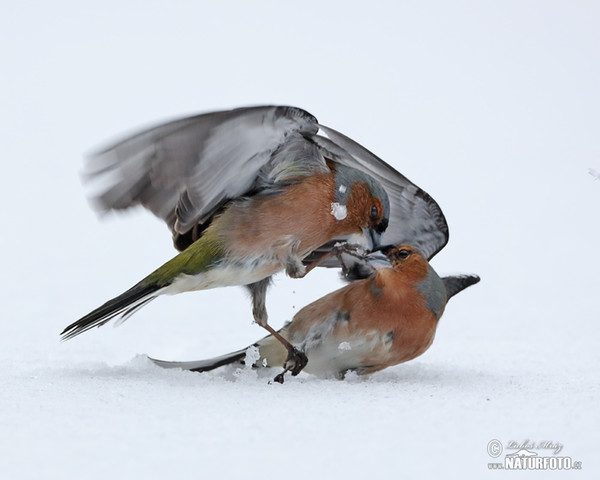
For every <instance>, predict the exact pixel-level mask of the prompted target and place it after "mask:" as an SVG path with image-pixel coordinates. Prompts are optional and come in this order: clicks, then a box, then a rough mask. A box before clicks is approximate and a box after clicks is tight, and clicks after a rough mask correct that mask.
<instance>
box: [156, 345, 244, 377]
mask: <svg viewBox="0 0 600 480" xmlns="http://www.w3.org/2000/svg"><path fill="white" fill-rule="evenodd" d="M247 350H248V349H247V348H244V349H242V350H238V351H236V352H231V353H228V354H226V355H221V356H219V357H214V358H208V359H206V360H191V361H188V362H167V361H165V360H158V359H156V358H152V357H148V358H149V359H150V360H152V361H153V362H154V363H155V364H156V365H158V366H159V367H162V368H180V369H182V370H191V371H192V372H208V371H210V370H214V369H215V368H218V367H222V366H223V365H229V364H231V363H237V362H240V363H242V360H244V357H245V356H246V352H247Z"/></svg>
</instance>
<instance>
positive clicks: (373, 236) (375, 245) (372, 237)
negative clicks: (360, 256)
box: [362, 228, 381, 252]
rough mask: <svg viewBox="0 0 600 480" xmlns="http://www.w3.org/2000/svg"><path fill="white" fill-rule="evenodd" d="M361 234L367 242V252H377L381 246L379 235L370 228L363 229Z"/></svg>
mask: <svg viewBox="0 0 600 480" xmlns="http://www.w3.org/2000/svg"><path fill="white" fill-rule="evenodd" d="M362 231H363V234H364V236H365V238H366V239H367V242H368V247H369V251H371V252H372V251H373V250H378V249H379V246H380V244H381V233H378V232H376V231H375V230H374V229H372V228H363V229H362Z"/></svg>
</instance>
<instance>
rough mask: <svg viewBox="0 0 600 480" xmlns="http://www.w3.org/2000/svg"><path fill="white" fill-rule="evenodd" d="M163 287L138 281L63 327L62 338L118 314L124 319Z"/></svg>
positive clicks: (74, 334) (80, 331)
mask: <svg viewBox="0 0 600 480" xmlns="http://www.w3.org/2000/svg"><path fill="white" fill-rule="evenodd" d="M163 288H164V287H161V286H159V285H156V284H154V285H152V284H150V285H148V284H142V283H138V284H137V285H135V286H134V287H132V288H130V289H129V290H127V291H126V292H124V293H122V294H121V295H119V296H118V297H115V298H113V299H112V300H109V301H108V302H106V303H105V304H104V305H102V306H100V307H98V308H97V309H96V310H94V311H92V312H90V313H88V314H87V315H85V316H84V317H81V318H80V319H79V320H77V321H76V322H74V323H72V324H71V325H69V326H68V327H67V328H65V329H64V330H63V331H62V333H61V334H60V335H61V337H62V339H63V340H68V339H70V338H73V337H75V336H77V335H79V334H80V333H83V332H85V331H87V330H89V329H91V328H94V327H100V326H101V325H104V324H105V323H106V322H108V321H109V320H112V319H113V318H115V317H117V316H119V315H121V319H120V321H125V320H126V319H127V318H129V317H130V316H131V315H132V314H133V313H135V312H136V311H137V310H138V309H140V308H142V307H143V306H144V305H146V304H147V303H148V302H150V301H152V300H154V299H155V298H156V297H157V296H158V295H160V290H162V289H163Z"/></svg>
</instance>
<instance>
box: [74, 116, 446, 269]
mask: <svg viewBox="0 0 600 480" xmlns="http://www.w3.org/2000/svg"><path fill="white" fill-rule="evenodd" d="M325 158H329V159H332V160H334V161H336V162H339V163H341V164H344V165H347V166H350V167H354V168H357V169H359V170H362V171H364V172H366V173H369V174H370V175H371V176H373V177H374V178H375V179H377V180H378V181H379V182H380V183H381V184H382V185H383V187H384V188H385V190H386V191H387V193H388V195H389V198H390V219H389V220H390V222H389V227H388V229H387V231H386V232H385V234H384V237H383V242H385V243H387V244H396V245H397V244H400V243H407V244H412V245H414V246H416V247H418V248H419V249H420V250H421V251H422V252H423V254H424V255H425V256H426V257H427V258H431V257H432V256H433V255H435V253H437V252H438V251H439V250H440V249H441V248H442V247H443V246H444V245H445V244H446V242H447V241H448V226H447V225H446V221H445V219H444V216H443V214H442V212H441V210H440V208H439V206H438V205H437V203H435V201H434V200H433V199H432V198H431V197H430V196H429V195H428V194H427V193H426V192H424V191H423V190H421V189H420V188H419V187H417V186H416V185H414V184H413V183H412V182H410V181H409V180H408V179H407V178H406V177H404V176H403V175H401V174H400V173H399V172H398V171H396V170H395V169H394V168H392V167H391V166H390V165H388V164H387V163H385V162H384V161H383V160H381V159H380V158H378V157H377V156H375V155H374V154H372V153H371V152H369V151H368V150H366V149H365V148H364V147H362V146H361V145H359V144H358V143H356V142H354V141H353V140H351V139H349V138H348V137H346V136H344V135H342V134H341V133H339V132H336V131H335V130H333V129H331V128H329V127H325V126H322V125H319V124H318V123H317V120H316V119H315V117H313V116H312V115H311V114H310V113H308V112H306V111H304V110H301V109H299V108H294V107H285V106H262V107H248V108H239V109H235V110H229V111H222V112H214V113H208V114H203V115H197V116H193V117H189V118H183V119H180V120H175V121H172V122H169V123H165V124H162V125H158V126H156V127H154V128H150V129H148V130H145V131H142V132H140V133H138V134H136V135H133V136H130V137H128V138H126V139H124V140H122V141H120V142H117V143H114V144H112V145H110V146H108V147H107V148H104V149H102V150H101V151H99V152H97V153H96V154H94V155H92V156H91V157H90V158H88V162H87V165H86V170H85V171H86V174H87V178H88V179H89V180H90V181H91V182H93V183H94V184H96V186H97V189H98V193H97V194H96V196H95V198H94V201H95V203H96V205H97V206H98V207H99V209H100V210H102V211H108V210H121V209H127V208H130V207H133V206H136V205H142V206H144V207H145V208H147V209H148V210H150V211H151V212H153V213H154V214H155V215H157V216H158V217H159V218H161V219H163V220H164V221H165V222H166V224H167V225H168V226H169V228H170V229H171V230H172V231H173V233H174V234H175V236H177V235H183V234H186V232H189V231H190V230H191V229H192V228H195V227H197V226H198V225H202V224H205V222H206V224H208V222H209V221H210V219H211V217H212V216H213V215H214V214H215V212H218V211H219V210H220V209H221V208H223V206H224V205H225V204H226V203H227V202H228V201H229V200H231V199H233V198H237V197H239V196H243V195H247V194H251V193H253V192H257V191H260V190H262V189H265V188H268V187H272V186H276V185H277V184H282V183H286V182H288V183H289V182H290V181H292V180H293V179H297V178H299V177H302V176H306V175H311V174H314V173H316V172H319V171H327V166H326V163H325ZM201 230H202V228H201ZM199 234H201V232H200V233H199ZM194 239H195V237H193V238H192V241H193V240H194ZM187 241H188V240H185V241H184V242H183V244H182V248H185V246H186V243H185V242H187ZM332 245H333V243H332ZM329 248H330V246H324V247H323V249H321V252H322V251H327V250H328V249H329ZM321 252H315V256H313V257H311V258H307V259H306V260H307V261H311V260H312V259H314V258H317V256H318V254H319V253H321ZM323 266H331V267H333V266H339V262H338V260H337V259H335V258H333V257H332V258H330V259H329V260H327V261H325V262H324V263H323Z"/></svg>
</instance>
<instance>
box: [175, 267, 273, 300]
mask: <svg viewBox="0 0 600 480" xmlns="http://www.w3.org/2000/svg"><path fill="white" fill-rule="evenodd" d="M282 269H283V268H282V266H281V264H280V263H279V262H268V263H267V262H264V261H262V262H258V261H244V262H235V263H233V262H228V263H223V264H222V265H215V266H214V267H212V268H211V269H209V270H207V271H206V272H202V273H198V274H196V275H187V274H181V275H179V276H178V277H177V278H176V279H175V280H174V281H173V283H171V285H169V286H168V287H167V288H166V289H165V291H164V293H165V294H166V295H175V294H177V293H182V292H189V291H193V290H208V289H211V288H219V287H232V286H240V285H248V284H251V283H255V282H258V281H260V280H263V279H264V278H267V277H270V276H271V275H275V274H276V273H277V272H280V271H281V270H282Z"/></svg>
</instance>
